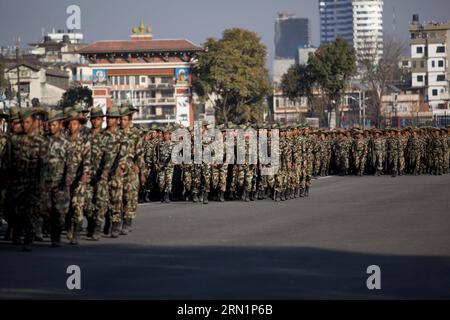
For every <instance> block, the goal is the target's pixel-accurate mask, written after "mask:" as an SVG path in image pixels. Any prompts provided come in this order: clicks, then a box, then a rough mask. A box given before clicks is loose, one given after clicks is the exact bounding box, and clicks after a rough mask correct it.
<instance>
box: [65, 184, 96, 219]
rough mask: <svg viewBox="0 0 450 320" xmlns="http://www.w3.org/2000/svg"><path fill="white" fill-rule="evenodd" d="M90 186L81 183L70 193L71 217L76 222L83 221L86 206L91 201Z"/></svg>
mask: <svg viewBox="0 0 450 320" xmlns="http://www.w3.org/2000/svg"><path fill="white" fill-rule="evenodd" d="M89 187H90V186H89V185H87V184H83V183H79V184H78V185H77V186H76V187H75V188H74V189H73V190H72V191H71V193H70V207H69V219H70V220H71V221H72V222H73V223H75V224H78V223H81V222H83V218H84V212H85V209H86V206H87V205H88V202H90V201H91V200H90V198H89V197H90V195H91V193H90V190H89Z"/></svg>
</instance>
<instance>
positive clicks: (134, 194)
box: [122, 164, 140, 220]
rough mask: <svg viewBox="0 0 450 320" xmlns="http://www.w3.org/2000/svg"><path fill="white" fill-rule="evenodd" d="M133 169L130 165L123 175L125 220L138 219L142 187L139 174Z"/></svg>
mask: <svg viewBox="0 0 450 320" xmlns="http://www.w3.org/2000/svg"><path fill="white" fill-rule="evenodd" d="M133 167H134V165H131V164H130V166H129V167H128V168H127V169H126V170H125V173H124V175H123V193H122V197H123V198H122V203H123V218H124V219H130V220H131V219H134V218H135V217H136V211H137V207H138V197H139V186H140V182H139V174H138V173H137V172H136V171H135V170H134V168H133Z"/></svg>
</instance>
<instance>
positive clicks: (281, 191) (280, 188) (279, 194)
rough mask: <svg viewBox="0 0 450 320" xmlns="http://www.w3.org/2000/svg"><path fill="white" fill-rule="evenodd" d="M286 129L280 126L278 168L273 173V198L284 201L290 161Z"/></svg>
mask: <svg viewBox="0 0 450 320" xmlns="http://www.w3.org/2000/svg"><path fill="white" fill-rule="evenodd" d="M286 132H287V131H286V129H285V128H280V146H279V149H280V168H279V170H278V172H277V174H276V175H275V194H274V200H275V201H276V202H278V201H280V200H281V201H284V200H286V198H285V196H286V183H287V174H288V164H289V163H290V161H289V159H288V157H289V151H288V149H289V145H288V144H287V137H286V135H287V134H286Z"/></svg>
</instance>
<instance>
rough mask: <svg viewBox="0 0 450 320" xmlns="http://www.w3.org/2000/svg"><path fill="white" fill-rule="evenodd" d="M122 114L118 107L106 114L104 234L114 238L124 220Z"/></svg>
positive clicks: (111, 108)
mask: <svg viewBox="0 0 450 320" xmlns="http://www.w3.org/2000/svg"><path fill="white" fill-rule="evenodd" d="M119 118H120V112H119V109H118V108H117V107H110V108H109V109H108V111H107V112H106V130H105V131H104V135H105V137H106V139H107V143H106V149H107V150H106V159H105V166H104V170H106V171H107V172H108V173H109V177H108V191H109V192H108V194H109V197H108V199H109V201H108V203H109V206H108V211H107V215H106V216H105V226H104V228H103V233H104V234H106V235H109V234H110V232H111V237H112V238H117V237H118V236H119V233H120V222H121V220H122V192H123V169H122V168H121V166H120V164H121V163H123V162H124V161H125V160H124V157H125V151H124V146H123V144H122V131H121V130H119V128H118V125H119V124H118V121H119Z"/></svg>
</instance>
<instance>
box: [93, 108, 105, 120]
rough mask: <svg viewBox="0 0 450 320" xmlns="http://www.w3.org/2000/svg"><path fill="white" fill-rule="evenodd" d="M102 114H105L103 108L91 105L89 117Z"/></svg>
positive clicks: (101, 115) (98, 116)
mask: <svg viewBox="0 0 450 320" xmlns="http://www.w3.org/2000/svg"><path fill="white" fill-rule="evenodd" d="M104 116H105V114H104V113H103V109H102V108H101V107H93V108H92V109H91V114H90V118H91V119H94V118H102V117H104Z"/></svg>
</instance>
